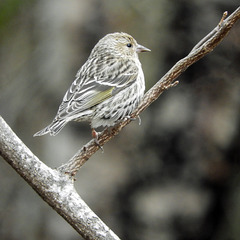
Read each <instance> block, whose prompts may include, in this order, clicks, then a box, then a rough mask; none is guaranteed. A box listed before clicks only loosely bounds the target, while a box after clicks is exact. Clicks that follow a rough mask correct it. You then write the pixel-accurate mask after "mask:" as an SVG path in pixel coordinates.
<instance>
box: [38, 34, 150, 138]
mask: <svg viewBox="0 0 240 240" xmlns="http://www.w3.org/2000/svg"><path fill="white" fill-rule="evenodd" d="M148 51H150V50H149V49H148V48H146V47H144V46H142V45H139V44H138V43H137V41H136V40H135V39H134V38H133V37H132V36H130V35H129V34H127V33H122V32H121V33H118V32H116V33H111V34H107V35H106V36H105V37H103V38H102V39H101V40H99V42H98V43H97V44H96V45H95V47H94V48H93V50H92V52H91V54H90V56H89V58H88V60H87V61H86V62H85V64H84V65H83V66H82V67H81V68H80V70H79V71H78V73H77V75H76V78H75V80H74V82H73V83H72V85H71V86H70V88H69V89H68V91H67V92H66V94H65V96H64V98H63V101H62V103H61V105H60V106H59V109H58V112H57V115H56V116H55V118H54V119H53V121H52V123H51V124H50V125H49V126H47V127H45V128H44V129H42V130H41V131H39V132H37V133H35V134H34V136H41V135H44V134H47V133H49V134H50V135H51V136H55V135H56V134H58V133H59V132H60V131H61V130H62V128H63V127H64V126H65V125H66V124H67V123H68V122H70V121H78V122H81V121H88V122H90V123H91V127H92V129H93V136H94V137H96V136H95V135H94V133H96V132H95V130H94V129H95V128H98V127H100V126H103V127H110V126H114V125H115V124H116V123H118V122H120V121H123V120H124V119H125V118H126V117H129V116H130V114H131V113H132V112H133V111H134V110H135V109H136V108H137V106H138V105H139V103H140V102H141V100H142V97H143V95H144V91H145V80H144V75H143V71H142V67H141V63H140V61H139V58H138V53H140V52H148Z"/></svg>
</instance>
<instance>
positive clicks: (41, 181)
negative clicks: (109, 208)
mask: <svg viewBox="0 0 240 240" xmlns="http://www.w3.org/2000/svg"><path fill="white" fill-rule="evenodd" d="M0 155H1V156H2V157H3V158H4V159H5V160H6V161H7V162H8V163H9V164H10V165H11V166H12V167H13V168H14V169H15V170H16V171H17V172H18V173H19V174H20V175H21V176H22V177H23V178H24V179H25V180H26V181H27V182H28V184H29V185H30V186H31V187H32V188H33V189H34V190H35V191H36V192H37V193H38V194H39V195H40V197H41V198H42V199H43V200H44V201H46V202H47V203H48V204H49V205H50V206H51V207H52V208H53V209H54V210H55V211H56V212H57V213H59V214H60V215H61V216H62V217H63V218H64V219H65V220H66V221H67V222H68V223H69V224H70V225H71V226H72V227H73V228H74V229H75V230H76V231H77V232H78V233H80V234H81V235H82V236H83V238H84V239H89V240H106V239H107V240H120V239H119V238H118V237H117V236H116V235H115V234H114V233H113V232H112V231H111V230H110V229H109V228H108V227H107V226H106V225H105V224H104V223H103V222H102V221H101V220H100V219H99V218H98V217H97V216H96V215H95V214H94V212H92V210H91V209H90V208H89V207H88V206H87V204H86V203H85V202H84V201H83V200H82V199H81V198H80V196H79V195H78V193H77V192H76V190H75V188H74V186H73V181H72V180H71V179H70V178H69V176H67V175H66V174H62V173H61V172H59V171H58V170H53V169H51V168H49V167H48V166H46V165H45V164H44V163H42V162H41V161H40V160H39V159H38V158H37V157H36V156H35V155H34V154H33V153H32V152H31V151H30V150H29V149H28V148H27V147H26V146H25V145H24V144H23V142H22V141H21V140H20V139H19V138H18V137H17V136H16V135H15V133H14V132H13V131H12V130H11V128H10V127H9V126H8V125H7V123H6V122H5V121H4V120H3V118H2V117H1V116H0Z"/></svg>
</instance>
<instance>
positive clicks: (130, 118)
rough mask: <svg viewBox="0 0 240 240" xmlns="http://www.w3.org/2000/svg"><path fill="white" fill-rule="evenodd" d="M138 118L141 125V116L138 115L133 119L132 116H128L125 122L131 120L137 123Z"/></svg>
mask: <svg viewBox="0 0 240 240" xmlns="http://www.w3.org/2000/svg"><path fill="white" fill-rule="evenodd" d="M137 118H138V125H141V123H142V120H141V118H140V116H139V115H138V116H137V117H136V118H132V117H130V116H126V117H125V119H124V120H127V119H129V120H130V121H136V120H137Z"/></svg>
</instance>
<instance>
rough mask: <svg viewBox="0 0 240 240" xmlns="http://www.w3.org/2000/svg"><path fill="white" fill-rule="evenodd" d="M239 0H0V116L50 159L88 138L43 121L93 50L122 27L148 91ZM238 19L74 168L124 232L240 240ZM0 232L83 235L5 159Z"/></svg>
mask: <svg viewBox="0 0 240 240" xmlns="http://www.w3.org/2000/svg"><path fill="white" fill-rule="evenodd" d="M238 5H239V0H236V1H234V0H228V1H226V0H208V1H206V0H192V1H187V0H185V1H184V0H180V1H179V0H172V1H168V0H160V1H155V0H148V1H144V0H133V1H127V0H122V1H110V0H102V1H99V0H88V1H84V0H55V1H53V0H52V1H47V0H43V1H33V0H22V1H17V0H5V1H1V2H0V9H1V10H0V114H1V115H2V116H3V118H4V119H5V120H6V121H7V122H8V124H9V125H10V126H11V127H12V129H13V130H14V131H15V132H16V134H17V135H18V136H19V137H20V138H21V139H22V140H23V142H24V143H25V144H26V145H27V146H28V147H29V148H30V149H31V150H32V151H33V152H34V153H35V154H36V155H37V156H38V157H39V158H40V159H41V160H42V161H43V162H44V163H46V164H47V165H48V166H51V167H53V168H54V167H58V166H59V165H61V164H62V163H64V162H66V161H67V160H68V159H69V158H70V157H72V156H73V155H74V154H75V152H76V151H77V150H78V149H79V148H81V147H82V146H83V145H84V144H85V143H87V142H88V141H89V140H90V139H91V133H90V127H89V125H88V123H70V124H68V125H67V126H66V127H65V128H64V129H63V130H62V132H61V133H60V134H59V135H57V136H56V137H50V136H43V137H39V138H33V137H32V135H33V134H34V133H35V132H37V131H39V130H40V129H42V128H43V127H45V126H46V125H47V124H49V123H50V122H51V121H52V119H53V117H54V116H55V114H56V111H57V109H58V106H59V104H60V102H61V100H62V97H63V95H64V93H65V91H66V90H67V89H68V87H69V86H70V84H71V82H72V81H73V80H74V76H75V74H76V73H77V70H78V69H79V67H80V66H81V65H82V64H83V63H84V62H85V61H86V59H87V57H88V55H89V53H90V51H91V49H92V48H93V46H94V45H95V44H96V42H97V41H98V40H99V39H100V38H102V37H103V36H104V35H105V34H107V33H110V32H116V31H124V32H127V33H129V34H131V35H132V36H134V37H135V38H136V39H137V41H138V42H139V43H140V44H142V45H144V46H146V47H148V48H150V49H151V50H152V52H151V53H144V54H141V55H140V60H141V62H142V65H143V70H144V73H145V78H146V86H147V89H149V88H150V87H151V86H152V85H153V84H154V83H155V82H157V81H158V80H159V79H160V78H161V76H163V75H164V74H165V73H166V72H167V71H168V70H169V69H170V68H171V67H172V66H173V65H174V64H175V63H176V62H177V61H178V60H179V59H180V58H182V57H184V56H186V55H187V54H188V52H189V51H190V50H191V49H192V47H193V46H194V45H195V44H196V43H197V42H198V41H199V40H200V39H201V38H202V37H204V36H205V35H206V34H207V33H208V32H210V31H211V30H212V29H213V28H214V27H215V26H216V25H217V24H218V22H219V20H220V19H221V16H222V13H223V12H224V11H226V10H227V11H228V12H229V13H231V12H232V11H234V10H235V9H236V8H237V7H238ZM239 24H240V23H238V24H237V25H236V26H234V28H233V29H232V31H231V32H230V34H229V35H228V36H227V37H226V38H225V40H224V41H223V42H222V43H221V45H220V46H218V47H217V48H216V49H215V50H214V51H213V52H212V53H211V54H209V55H208V56H207V57H205V58H203V59H202V60H200V61H199V62H197V63H196V64H194V65H193V66H191V67H190V68H189V69H188V70H187V71H186V72H185V73H184V74H182V75H181V76H180V78H179V79H178V80H180V84H179V85H178V86H177V87H175V88H171V89H170V90H168V91H165V92H164V94H162V95H161V97H160V98H159V99H158V100H157V101H156V102H155V103H154V104H152V105H151V106H150V107H149V108H148V109H147V110H146V111H145V112H143V113H142V114H141V118H142V125H141V126H138V123H137V122H132V123H131V124H130V125H128V126H127V127H126V128H124V130H123V131H122V132H121V133H120V134H119V135H118V136H117V137H115V138H114V139H113V140H112V141H111V142H109V143H107V144H106V145H105V146H104V150H105V152H104V154H102V153H101V151H98V152H97V153H96V154H95V155H94V156H93V157H92V158H91V159H90V160H89V161H88V162H87V163H86V164H85V165H84V166H83V167H82V168H81V170H80V172H79V173H78V174H77V176H76V178H77V181H76V184H75V185H76V189H77V191H78V192H79V194H80V195H81V196H82V198H83V199H84V200H85V201H86V202H87V204H88V205H89V206H90V207H91V208H92V209H93V211H94V212H96V214H97V215H98V216H99V217H100V218H101V219H102V220H103V221H104V222H105V223H106V224H107V225H108V226H109V227H110V228H111V229H112V230H113V231H114V232H116V234H117V235H118V236H119V237H120V238H122V239H125V240H136V239H138V240H149V239H152V240H155V239H156V240H158V239H159V240H238V239H240V237H239V236H240V224H239V219H240V182H239V181H240V171H239V170H240V131H239V130H240V129H239V128H240V111H239V110H240V94H239V92H240V70H239V69H240V68H239V65H240V25H239ZM0 239H3V240H21V239H24V240H40V239H41V240H55V239H58V240H76V239H80V237H79V235H78V234H77V233H76V232H75V230H73V229H72V228H71V227H70V226H69V225H68V224H67V223H66V222H65V221H64V220H63V219H62V218H61V217H60V216H59V215H57V214H56V213H55V212H54V211H53V210H52V209H51V208H50V207H49V206H48V205H47V204H46V203H45V202H44V201H42V200H41V199H40V198H39V196H38V195H37V194H36V193H35V192H34V191H33V190H32V189H31V188H30V187H29V186H28V185H27V184H26V182H24V181H23V180H22V179H21V178H20V177H19V176H18V175H17V174H16V173H15V172H14V170H13V169H12V168H11V167H10V166H8V165H7V163H6V162H5V161H4V160H2V159H1V161H0Z"/></svg>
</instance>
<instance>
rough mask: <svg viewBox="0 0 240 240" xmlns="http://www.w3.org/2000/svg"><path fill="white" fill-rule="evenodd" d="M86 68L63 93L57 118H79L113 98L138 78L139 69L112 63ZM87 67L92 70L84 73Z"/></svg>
mask: <svg viewBox="0 0 240 240" xmlns="http://www.w3.org/2000/svg"><path fill="white" fill-rule="evenodd" d="M93 63H94V62H92V64H93ZM85 65H86V64H85ZM85 65H84V66H83V67H82V68H81V69H80V71H79V72H78V74H77V78H76V80H75V81H74V82H73V83H72V85H71V87H70V88H69V90H68V91H67V92H66V94H65V96H64V98H63V102H62V104H61V105H60V107H59V110H58V114H57V117H58V118H67V117H73V116H74V115H78V114H79V113H81V112H84V111H86V110H88V109H90V108H92V107H94V106H96V105H97V104H99V103H101V102H103V101H104V100H106V99H108V98H110V97H112V96H114V95H116V94H117V93H118V92H120V91H122V90H123V89H125V88H126V87H128V86H130V85H131V84H132V83H133V82H135V80H136V79H137V74H138V69H137V67H133V66H134V65H133V64H131V62H129V61H126V62H123V61H114V60H112V62H111V61H110V62H108V64H101V63H94V64H93V65H89V64H88V66H85ZM98 65H99V66H98ZM86 67H90V68H92V71H87V69H86V70H85V68H86ZM91 73H92V75H91Z"/></svg>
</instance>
